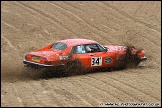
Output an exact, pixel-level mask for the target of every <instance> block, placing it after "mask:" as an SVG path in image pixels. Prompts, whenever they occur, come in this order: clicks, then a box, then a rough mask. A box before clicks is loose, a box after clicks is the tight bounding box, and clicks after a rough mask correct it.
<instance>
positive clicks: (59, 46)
mask: <svg viewBox="0 0 162 108" xmlns="http://www.w3.org/2000/svg"><path fill="white" fill-rule="evenodd" d="M66 48H67V45H66V44H64V43H61V42H57V43H55V44H53V45H52V47H51V49H57V50H64V49H66Z"/></svg>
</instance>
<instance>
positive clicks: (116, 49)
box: [104, 45, 126, 53]
mask: <svg viewBox="0 0 162 108" xmlns="http://www.w3.org/2000/svg"><path fill="white" fill-rule="evenodd" d="M104 46H105V47H107V48H108V52H116V53H123V52H124V51H125V50H126V46H113V45H104Z"/></svg>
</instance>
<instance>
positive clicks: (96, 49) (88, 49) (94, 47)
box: [85, 44, 101, 53]
mask: <svg viewBox="0 0 162 108" xmlns="http://www.w3.org/2000/svg"><path fill="white" fill-rule="evenodd" d="M85 48H86V52H87V53H92V52H101V50H100V48H99V46H98V45H97V44H87V45H85Z"/></svg>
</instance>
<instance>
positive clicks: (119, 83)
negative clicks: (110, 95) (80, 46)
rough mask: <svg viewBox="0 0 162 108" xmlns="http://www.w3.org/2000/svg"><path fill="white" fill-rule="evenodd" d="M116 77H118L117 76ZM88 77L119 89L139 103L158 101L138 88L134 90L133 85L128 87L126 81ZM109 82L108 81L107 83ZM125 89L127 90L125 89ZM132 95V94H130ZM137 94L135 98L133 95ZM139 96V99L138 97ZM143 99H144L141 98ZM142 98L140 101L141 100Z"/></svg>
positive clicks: (113, 78)
mask: <svg viewBox="0 0 162 108" xmlns="http://www.w3.org/2000/svg"><path fill="white" fill-rule="evenodd" d="M117 76H118V75H117ZM88 77H90V78H94V79H96V80H99V81H102V82H104V83H107V84H108V85H111V86H112V87H114V88H116V89H119V90H121V91H122V92H124V93H125V94H128V95H130V96H132V97H134V98H135V99H138V100H140V102H142V101H143V100H145V98H146V99H150V100H151V101H159V99H158V98H157V97H155V96H153V95H149V94H148V93H146V92H143V91H142V90H140V89H139V88H136V87H134V86H133V85H130V84H128V83H126V82H127V81H125V80H120V79H117V78H115V77H114V76H112V77H105V76H102V78H100V79H99V78H98V77H97V76H91V75H88ZM108 80H109V81H108ZM109 82H115V83H116V84H115V85H112V84H111V83H109ZM125 88H127V89H125ZM129 90H130V91H133V92H129ZM132 93H133V94H132ZM138 93H139V97H138V96H137V97H136V96H135V95H134V94H137V95H138ZM140 96H141V97H140ZM143 97H144V98H143ZM141 98H142V99H141Z"/></svg>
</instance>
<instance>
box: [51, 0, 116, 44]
mask: <svg viewBox="0 0 162 108" xmlns="http://www.w3.org/2000/svg"><path fill="white" fill-rule="evenodd" d="M52 4H54V3H52ZM54 5H55V6H57V7H59V8H61V9H63V10H65V11H67V12H68V13H70V14H72V15H73V16H74V15H75V16H76V14H74V13H72V12H69V11H68V10H67V9H65V8H64V7H63V6H60V5H58V4H57V5H56V4H54ZM75 9H76V10H78V9H77V8H75ZM76 10H75V11H76ZM80 12H81V13H82V14H83V16H87V15H86V14H84V13H83V12H82V11H80V10H79V12H78V13H80ZM77 18H79V20H81V21H82V22H83V23H85V24H86V25H88V26H90V27H89V28H93V32H94V33H95V34H97V35H98V36H100V37H101V38H102V39H105V36H106V37H109V38H111V37H112V36H110V35H107V32H105V31H103V30H102V29H100V27H97V26H96V25H94V24H93V25H92V23H89V22H88V21H86V19H85V18H83V17H79V16H77ZM98 31H99V33H98ZM104 35H105V36H104ZM102 39H100V38H98V40H99V41H101V40H102ZM111 39H112V38H111ZM107 41H108V42H110V43H112V42H113V41H114V39H112V40H107Z"/></svg>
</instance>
